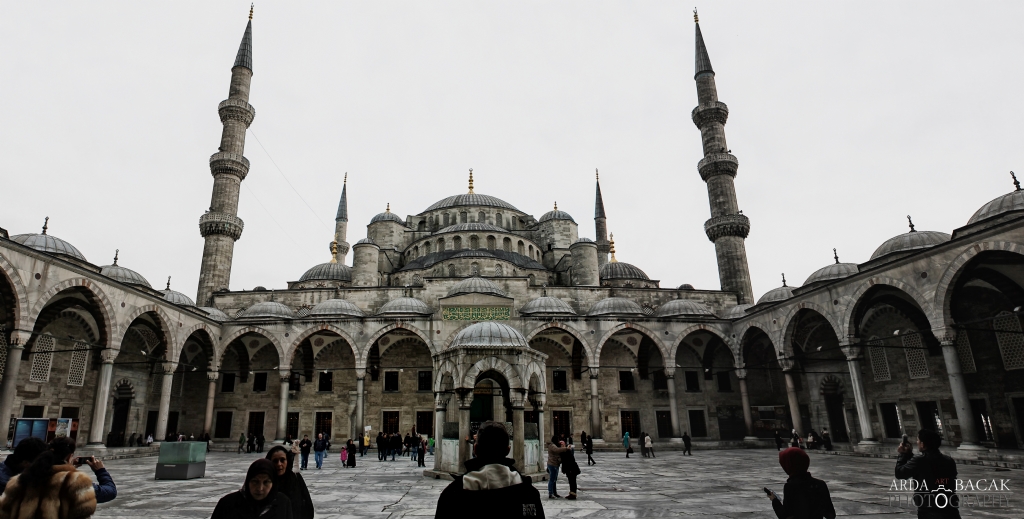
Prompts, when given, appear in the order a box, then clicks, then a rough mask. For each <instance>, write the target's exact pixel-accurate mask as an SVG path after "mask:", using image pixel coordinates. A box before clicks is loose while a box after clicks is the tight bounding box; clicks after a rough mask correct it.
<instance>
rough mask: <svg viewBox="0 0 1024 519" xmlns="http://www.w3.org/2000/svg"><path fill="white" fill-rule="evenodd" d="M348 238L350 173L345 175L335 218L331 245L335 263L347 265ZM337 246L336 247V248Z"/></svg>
mask: <svg viewBox="0 0 1024 519" xmlns="http://www.w3.org/2000/svg"><path fill="white" fill-rule="evenodd" d="M347 237H348V173H345V183H344V184H342V186H341V201H340V202H338V215H337V216H335V217H334V241H332V242H331V243H332V244H333V245H332V248H331V252H332V254H333V255H334V260H335V263H341V264H342V265H344V264H345V256H346V255H347V254H348V249H349V244H348V242H347V241H345V238H347ZM335 246H336V247H335Z"/></svg>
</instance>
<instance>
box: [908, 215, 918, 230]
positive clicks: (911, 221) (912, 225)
mask: <svg viewBox="0 0 1024 519" xmlns="http://www.w3.org/2000/svg"><path fill="white" fill-rule="evenodd" d="M907 222H909V223H910V232H917V229H914V221H913V220H911V219H910V215H909V214H908V215H907Z"/></svg>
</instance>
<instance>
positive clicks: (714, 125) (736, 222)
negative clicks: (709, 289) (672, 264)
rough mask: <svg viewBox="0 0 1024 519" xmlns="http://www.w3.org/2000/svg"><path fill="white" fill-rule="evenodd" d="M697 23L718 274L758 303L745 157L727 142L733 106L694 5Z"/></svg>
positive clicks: (743, 298)
mask: <svg viewBox="0 0 1024 519" xmlns="http://www.w3.org/2000/svg"><path fill="white" fill-rule="evenodd" d="M693 21H694V23H696V24H697V49H696V60H695V61H696V71H695V74H694V76H693V78H694V80H696V82H697V103H698V104H697V108H694V109H693V112H692V113H691V117H692V118H693V123H694V124H696V125H697V128H699V129H700V134H701V139H702V140H703V142H704V158H703V159H702V160H701V161H700V162H698V163H697V170H698V171H699V172H700V178H702V179H704V182H706V183H707V185H708V198H709V199H710V202H711V219H710V220H708V221H706V222H704V232H705V233H707V235H708V239H709V240H711V241H713V242H714V243H715V254H716V255H717V256H718V278H719V280H720V281H721V283H722V290H725V291H728V292H735V293H736V294H737V297H738V299H739V304H746V303H753V302H754V293H753V289H752V288H751V287H750V271H749V270H748V269H747V249H746V246H745V245H744V243H743V240H744V239H746V237H747V234H748V233H749V232H750V220H748V219H747V217H746V216H743V213H742V212H741V211H740V210H739V203H738V202H737V201H736V188H735V186H734V185H733V178H735V177H736V169H737V168H738V167H739V162H738V161H737V160H736V157H734V156H733V155H732V154H731V153H730V150H729V146H728V145H727V144H726V142H725V120H726V119H727V118H728V117H729V107H727V106H725V103H722V102H719V101H718V89H717V88H716V87H715V71H714V70H712V69H711V59H710V58H709V57H708V50H707V48H706V47H705V46H704V37H703V36H701V34H700V23H698V20H697V11H696V9H695V10H694V11H693Z"/></svg>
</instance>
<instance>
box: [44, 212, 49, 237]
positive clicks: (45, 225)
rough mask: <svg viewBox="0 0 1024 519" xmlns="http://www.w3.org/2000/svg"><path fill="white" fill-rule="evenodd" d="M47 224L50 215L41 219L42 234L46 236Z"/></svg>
mask: <svg viewBox="0 0 1024 519" xmlns="http://www.w3.org/2000/svg"><path fill="white" fill-rule="evenodd" d="M49 226H50V217H49V216H47V217H46V219H45V220H43V236H46V229H48V228H49Z"/></svg>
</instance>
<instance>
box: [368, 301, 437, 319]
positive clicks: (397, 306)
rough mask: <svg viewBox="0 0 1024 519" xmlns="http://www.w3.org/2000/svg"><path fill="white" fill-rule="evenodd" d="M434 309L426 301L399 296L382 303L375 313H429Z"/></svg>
mask: <svg viewBox="0 0 1024 519" xmlns="http://www.w3.org/2000/svg"><path fill="white" fill-rule="evenodd" d="M433 313H434V311H433V310H431V309H430V307H429V306H427V303H424V302H423V301H420V300H419V299H416V298H415V297H399V298H395V299H392V300H391V301H388V302H387V303H384V306H382V307H380V311H378V312H377V315H410V314H412V315H431V314H433Z"/></svg>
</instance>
